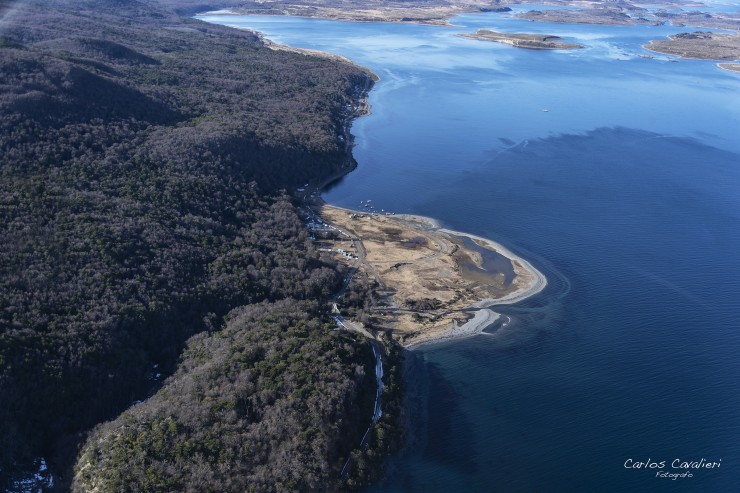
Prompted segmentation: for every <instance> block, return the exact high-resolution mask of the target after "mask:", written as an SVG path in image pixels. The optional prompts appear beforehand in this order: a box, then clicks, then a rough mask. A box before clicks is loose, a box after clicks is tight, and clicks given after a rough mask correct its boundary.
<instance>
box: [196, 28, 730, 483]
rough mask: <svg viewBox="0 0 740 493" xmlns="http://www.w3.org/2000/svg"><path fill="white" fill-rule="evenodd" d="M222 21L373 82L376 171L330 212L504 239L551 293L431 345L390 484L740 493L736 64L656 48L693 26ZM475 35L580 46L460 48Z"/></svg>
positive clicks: (366, 145)
mask: <svg viewBox="0 0 740 493" xmlns="http://www.w3.org/2000/svg"><path fill="white" fill-rule="evenodd" d="M208 20H211V21H213V22H221V23H225V24H229V25H240V26H245V27H251V28H254V29H257V30H260V31H262V32H264V33H265V34H266V35H267V36H268V37H269V38H271V39H273V40H275V41H278V42H282V43H286V44H290V45H293V46H298V47H306V48H313V49H320V50H326V51H331V52H335V53H340V54H343V55H345V56H348V57H350V58H352V59H353V60H355V61H356V62H357V63H359V64H361V65H365V66H368V67H370V68H372V69H373V70H374V71H375V72H376V73H377V74H378V75H380V77H381V79H382V80H381V82H380V83H379V84H378V85H377V87H376V89H375V90H373V92H372V93H371V96H370V103H371V105H372V115H371V116H369V117H364V118H361V119H359V120H358V121H357V122H356V123H355V124H354V126H353V133H354V134H355V135H356V136H357V146H356V148H355V157H356V158H357V160H358V162H359V168H358V169H357V170H356V171H354V172H353V173H351V174H350V175H348V176H347V177H345V178H344V179H342V180H341V181H340V182H339V183H337V184H335V185H334V186H333V187H332V188H331V190H329V191H328V192H327V193H326V194H325V198H326V199H327V200H328V201H329V202H332V203H336V204H338V205H343V206H350V207H352V206H358V204H359V202H360V201H361V200H366V199H372V200H373V202H374V204H375V205H376V206H377V207H378V208H381V207H382V208H384V209H386V210H394V211H398V212H413V213H417V214H424V215H429V216H432V217H435V218H438V219H440V220H441V221H442V222H444V223H445V225H447V226H449V227H451V228H454V229H458V230H462V231H467V232H470V233H474V234H479V235H483V236H488V237H491V238H493V239H496V240H499V241H502V242H503V243H505V244H506V245H507V246H509V247H511V248H512V249H514V250H516V251H518V252H519V253H522V254H523V255H524V256H526V257H527V258H529V259H530V260H532V261H533V263H535V264H536V265H537V266H538V267H539V268H541V269H542V270H543V271H544V272H545V273H546V275H547V276H548V279H549V281H550V284H549V286H548V288H547V289H546V291H545V292H543V293H542V294H541V295H540V296H538V297H536V298H534V299H531V300H527V301H526V302H524V303H522V304H520V305H517V306H514V307H507V308H505V309H502V311H503V312H504V313H506V314H507V315H509V316H511V317H512V320H513V322H512V324H511V325H509V326H508V327H506V328H495V327H494V328H492V331H491V332H492V333H491V334H489V335H482V336H478V337H475V338H471V339H467V340H464V341H458V342H453V343H445V344H440V345H437V346H432V347H426V348H425V349H423V350H422V351H417V352H416V354H418V355H419V357H420V358H421V359H422V360H423V365H424V366H423V368H424V370H423V372H422V383H424V386H425V388H426V389H427V392H426V393H425V394H424V395H425V396H424V398H423V399H422V401H421V402H420V406H419V408H418V410H417V411H418V412H417V413H416V414H415V415H414V416H413V418H414V421H415V422H416V423H417V427H418V429H417V430H416V431H417V435H418V437H419V441H418V442H416V443H415V444H413V446H412V448H411V449H410V450H409V451H408V452H407V453H406V454H404V455H403V456H400V457H396V458H394V459H393V460H392V464H391V465H392V470H393V471H394V473H393V474H392V475H391V476H390V478H389V480H388V481H387V482H385V483H384V484H382V485H380V486H378V487H377V488H376V490H378V491H425V492H426V491H662V490H665V491H735V490H736V485H737V484H738V481H737V479H736V478H737V472H738V470H740V445H739V443H740V441H739V440H738V438H740V378H739V377H740V358H738V354H740V332H739V331H740V281H738V275H740V139H738V136H740V75H738V74H732V73H728V72H724V71H720V70H718V69H716V68H715V67H714V66H713V63H712V62H706V61H687V60H680V61H677V62H673V61H671V59H670V58H668V57H663V56H661V55H657V54H656V55H654V56H655V58H652V59H646V58H641V57H639V55H640V54H648V52H646V51H645V50H643V49H642V48H641V45H642V44H644V43H646V42H647V41H649V40H650V39H654V38H659V37H661V36H665V35H667V34H671V33H676V32H681V31H685V30H689V29H690V28H689V29H687V28H672V27H670V26H661V27H645V26H639V27H609V26H562V25H549V24H536V23H530V22H522V21H519V20H516V19H514V18H512V17H510V16H506V15H500V14H486V15H469V16H462V17H459V18H456V19H454V21H453V22H454V24H455V25H456V27H447V28H444V27H433V26H413V25H395V24H347V23H338V22H331V21H320V20H310V19H295V18H269V17H233V16H213V17H209V18H208ZM478 28H491V29H496V30H501V31H508V32H546V33H551V34H559V35H561V36H563V37H565V38H566V40H568V41H575V42H578V43H581V44H584V45H587V48H586V49H584V50H579V51H572V52H549V51H548V52H544V51H527V50H520V49H516V48H512V47H508V46H504V45H500V44H496V43H486V42H480V41H472V40H466V39H462V38H459V37H455V36H454V34H455V33H460V32H470V31H473V30H475V29H478ZM543 109H547V110H548V111H546V112H545V111H543ZM649 458H650V459H652V460H653V461H657V462H660V461H666V462H667V468H664V470H668V471H669V472H673V471H672V470H671V467H670V463H671V462H672V461H673V460H674V459H681V460H699V459H701V458H705V459H708V460H710V461H717V460H719V459H721V464H722V465H721V467H720V468H718V469H711V470H708V469H707V470H692V473H693V477H691V478H680V479H676V480H671V479H667V478H658V477H655V473H656V470H652V469H649V470H643V469H627V468H625V467H624V464H625V462H626V461H627V460H628V459H633V461H647V459H649ZM677 472H682V471H681V470H678V471H677Z"/></svg>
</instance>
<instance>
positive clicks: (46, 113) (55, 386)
mask: <svg viewBox="0 0 740 493" xmlns="http://www.w3.org/2000/svg"><path fill="white" fill-rule="evenodd" d="M0 15H2V21H0V114H1V115H2V118H1V119H0V237H1V241H0V396H2V398H0V444H2V446H1V447H0V487H2V485H3V481H8V480H9V477H10V475H11V473H13V471H16V470H18V469H20V468H22V467H23V465H24V464H26V463H28V461H30V460H32V459H34V458H35V457H38V456H44V457H46V458H47V460H48V461H49V462H50V464H51V466H52V468H54V470H55V471H56V472H59V471H64V470H66V471H70V470H71V467H72V461H74V458H75V455H76V453H77V448H78V446H79V445H80V444H81V442H82V440H84V436H85V435H84V434H85V432H86V431H87V430H89V429H90V428H91V427H93V426H94V425H95V424H96V423H99V422H101V421H104V420H106V419H110V418H113V417H115V416H116V415H117V414H118V413H120V412H121V411H122V410H123V409H125V408H127V407H128V406H130V405H131V404H132V402H134V401H135V400H138V399H143V398H145V397H146V396H147V394H148V393H150V392H152V391H153V390H156V388H155V387H156V385H157V382H153V381H152V379H151V373H150V372H151V369H152V366H153V365H154V364H158V365H159V370H158V371H160V372H163V373H165V374H166V373H168V372H171V371H174V368H175V365H176V363H177V361H178V357H179V354H180V352H181V350H182V347H183V344H184V343H185V341H186V339H187V338H188V337H190V336H192V335H193V334H197V333H201V332H203V331H207V332H208V333H212V332H216V331H218V330H219V329H220V327H221V326H222V319H223V316H224V315H225V314H227V313H228V312H229V310H231V309H233V308H235V307H238V306H241V305H245V304H252V303H260V302H263V301H264V302H276V301H277V300H282V299H294V300H322V299H325V298H326V297H327V296H328V295H329V294H330V293H332V292H334V291H335V290H336V289H337V288H338V286H339V285H340V284H341V275H340V273H339V272H338V271H337V268H336V266H335V265H333V264H327V263H326V262H324V261H323V260H321V258H320V257H319V255H318V253H317V252H316V251H315V250H314V249H313V247H312V245H311V243H310V242H309V241H308V239H307V237H306V234H305V231H304V227H303V224H302V223H301V222H300V220H299V218H298V216H297V214H296V211H295V208H294V206H293V205H292V204H291V202H290V200H289V199H288V198H287V197H286V196H284V195H282V194H281V193H280V192H279V190H280V189H281V188H286V189H291V188H292V187H295V186H296V185H298V184H302V183H304V182H306V181H309V180H312V181H319V180H322V179H324V178H326V177H328V176H330V175H333V174H335V173H337V172H338V171H341V170H344V169H347V168H349V167H351V166H352V163H351V158H350V157H349V156H348V154H347V151H346V149H345V146H344V143H343V142H342V141H341V140H340V139H338V136H339V135H342V134H343V131H344V129H343V125H344V123H345V120H346V119H347V118H348V117H349V115H348V114H346V110H345V108H346V105H347V104H349V103H350V102H352V101H353V99H354V98H356V97H357V96H359V94H360V93H361V92H362V90H363V88H366V87H369V83H370V82H369V79H368V78H367V75H366V74H365V73H363V72H362V71H360V70H358V69H356V68H354V67H351V66H348V65H346V64H340V63H337V62H334V61H329V60H322V59H319V58H314V57H307V56H304V55H300V54H296V53H289V52H285V51H273V50H270V49H267V48H266V47H264V46H263V45H262V43H261V42H260V41H259V39H257V38H256V37H255V36H254V35H252V34H250V33H246V32H239V31H236V30H231V29H227V28H221V27H217V26H211V25H206V24H203V23H201V22H198V21H194V20H190V19H184V18H180V17H177V16H176V15H175V14H174V13H172V12H170V11H168V10H159V9H158V8H157V7H156V6H152V4H151V3H141V2H137V1H134V0H106V1H95V2H93V1H72V0H62V1H51V0H48V1H47V0H30V1H23V2H12V1H11V2H3V3H2V4H0ZM284 303H285V304H278V305H275V306H276V307H278V308H279V309H283V308H284V309H286V310H293V311H295V310H302V311H303V315H301V317H303V318H301V317H298V316H297V315H296V314H293V315H292V316H291V317H292V318H290V317H288V318H286V320H284V321H281V320H278V319H279V317H268V316H264V317H263V316H262V315H259V314H258V313H257V312H259V310H263V309H264V310H267V308H261V309H256V310H257V312H255V314H253V318H252V319H249V320H250V321H249V322H247V321H246V319H245V318H244V317H247V315H233V316H232V317H231V320H232V322H231V323H230V324H229V329H228V334H230V335H229V336H227V335H226V334H227V332H225V333H224V334H225V335H224V338H227V337H233V338H234V339H233V340H235V341H237V340H238V341H241V343H243V344H245V345H252V344H253V345H254V347H255V348H262V349H259V351H263V353H262V354H263V357H264V358H265V360H266V361H267V360H270V357H268V356H269V355H271V354H272V353H271V351H278V352H279V351H281V349H280V348H279V347H275V348H272V347H271V344H272V343H273V342H274V343H275V344H277V345H278V346H279V345H280V344H286V345H288V346H290V345H291V344H292V345H296V344H298V341H302V340H305V341H306V343H307V344H309V343H310V344H311V345H313V346H311V347H315V348H317V350H318V351H324V353H323V354H322V355H321V356H322V358H328V360H330V361H335V360H336V361H339V362H340V363H337V364H340V366H341V365H345V366H346V368H345V367H344V366H342V369H341V370H338V371H339V373H341V375H344V376H342V377H341V378H340V377H338V376H337V375H335V374H334V373H329V374H327V375H326V378H327V379H329V380H326V381H325V380H323V379H322V378H323V376H324V375H323V374H321V375H318V376H317V377H316V378H315V379H313V380H311V381H310V382H308V383H307V384H305V385H306V386H305V388H304V387H300V388H301V389H304V390H301V392H309V393H310V392H313V391H314V390H315V389H318V388H323V387H322V386H327V385H328V386H329V387H331V386H332V385H333V383H332V382H335V381H336V383H337V385H338V386H339V387H337V389H338V390H337V394H336V395H337V398H338V399H340V402H338V403H337V404H336V405H337V406H339V407H337V408H336V409H334V410H333V411H332V412H334V413H335V414H331V413H329V414H326V413H324V411H321V412H322V413H324V414H321V413H320V416H321V419H322V420H323V419H324V417H325V416H326V417H332V420H333V421H332V423H334V424H333V425H332V426H334V425H336V426H338V428H337V429H333V430H332V431H331V432H329V431H324V430H323V429H321V427H319V428H318V429H319V431H321V433H323V435H321V436H322V437H323V438H322V439H321V440H323V441H321V445H320V447H324V448H323V449H320V450H325V449H327V448H331V449H332V450H334V452H332V453H337V450H339V449H335V448H334V447H336V446H337V445H336V443H335V441H336V440H337V439H338V438H340V437H341V436H343V435H345V434H351V433H352V430H351V425H352V423H349V422H346V423H344V424H341V425H338V424H336V423H338V421H336V420H334V417H336V416H338V415H340V414H341V413H343V412H345V411H348V410H350V409H354V408H353V406H355V405H356V402H355V399H356V398H357V396H358V389H359V388H360V387H361V386H362V385H364V384H366V382H365V380H364V377H363V374H362V372H361V371H360V370H359V368H360V367H361V365H362V363H358V362H359V361H362V358H364V357H365V356H362V355H361V352H362V351H361V350H360V349H359V347H358V344H360V343H359V342H357V341H354V340H352V339H347V338H346V337H340V336H336V335H334V336H329V335H327V334H326V331H325V328H324V327H322V323H321V322H320V321H319V320H320V319H321V317H322V315H321V313H320V312H321V311H322V308H321V307H322V306H323V305H322V304H320V303H316V302H314V303H308V304H297V302H284ZM297 307H300V309H299V308H297ZM278 308H275V309H274V310H278ZM239 313H251V312H249V310H247V311H245V312H239ZM260 317H262V318H260ZM247 318H248V317H247ZM258 320H259V321H258ZM286 324H287V325H286ZM298 325H300V327H302V328H301V329H300V331H299V332H300V334H298V333H296V334H298V335H295V337H296V339H295V340H292V339H291V337H293V335H291V336H290V337H288V336H287V335H285V334H283V331H284V330H287V327H293V329H291V330H298V329H295V327H296V326H298ZM257 328H259V330H256V329H257ZM253 329H254V330H255V331H254V332H252V331H253ZM239 331H242V332H243V333H240V332H239ZM262 336H264V337H265V339H264V340H263V339H261V337H262ZM286 338H287V339H286ZM208 340H213V341H216V340H218V341H221V344H225V345H226V346H224V347H225V348H227V349H223V348H222V349H219V352H218V354H215V353H214V354H213V357H214V358H215V360H214V361H215V362H214V363H213V364H214V365H219V364H221V363H219V362H218V361H221V360H219V359H218V358H222V359H224V358H225V359H228V358H230V356H228V351H231V350H235V346H234V345H229V344H230V343H229V344H227V342H226V339H216V338H214V339H208V338H207V339H197V340H195V341H193V342H191V345H190V348H191V349H190V351H197V350H198V349H197V348H198V344H201V343H203V341H208ZM280 341H282V342H280ZM286 341H288V342H286ZM290 341H292V342H290ZM291 347H292V346H291ZM239 350H240V351H246V352H247V353H249V351H250V349H249V348H247V347H241V348H240V349H239ZM255 350H257V349H255ZM224 351H226V352H224ZM204 354H206V353H204ZM234 354H235V356H234V357H237V356H236V354H237V353H234ZM250 354H251V353H250ZM280 354H282V353H280ZM204 357H206V356H204ZM355 357H356V358H359V359H355ZM319 361H320V359H316V360H315V364H317V365H318V364H320V363H319ZM202 363H203V364H204V365H207V364H208V363H207V362H205V361H204V362H202ZM309 363H310V362H309ZM224 364H226V363H224ZM368 364H370V363H368ZM358 365H360V367H358ZM187 371H188V370H187V369H181V370H180V371H179V373H178V377H177V378H178V379H184V378H190V377H187V376H186V373H187ZM193 371H196V372H201V371H204V370H202V368H201V367H200V366H198V367H197V368H195V367H194V369H193ZM224 371H225V372H226V373H224V375H225V376H224V378H225V380H223V381H221V380H216V383H217V384H218V385H221V383H223V385H224V388H223V389H220V390H219V389H216V390H215V391H214V392H216V393H217V394H219V393H220V392H226V391H227V389H229V388H230V387H229V386H230V385H231V386H233V385H237V386H238V385H247V382H252V381H251V380H249V378H246V377H243V371H242V369H241V367H239V368H238V369H234V370H233V371H232V370H224ZM265 371H267V370H265ZM342 372H345V373H342ZM346 372H349V373H346ZM197 375H201V374H200V373H197ZM280 375H283V374H282V373H278V374H277V376H276V377H275V378H278V379H279V378H282V376H280ZM285 375H289V373H287V374H285ZM192 378H194V379H196V380H197V379H202V378H205V377H204V376H202V375H201V376H194V377H192ZM209 378H210V377H209ZM243 378H246V380H244V381H242V380H243ZM286 378H287V377H286ZM332 379H335V380H332ZM232 380H233V381H232ZM203 381H205V380H203ZM262 383H263V382H262V381H261V380H259V379H258V380H257V381H254V382H252V383H251V384H252V385H256V386H257V387H256V388H257V389H258V391H259V392H261V390H262V389H261V387H260V385H262ZM270 385H272V384H270ZM280 385H282V384H280ZM286 385H287V384H286ZM340 387H341V388H340ZM272 391H274V389H272ZM198 395H200V394H198ZM259 395H260V396H261V395H262V394H261V393H260V394H259ZM232 397H233V396H232ZM199 398H200V397H198V398H196V397H193V398H192V399H193V400H191V401H187V405H188V406H196V404H194V403H195V402H198V400H197V399H199ZM261 398H262V397H260V399H261ZM157 399H159V400H157V401H156V402H158V403H163V402H166V400H167V399H166V398H164V397H157ZM183 399H185V398H184V397H183ZM178 402H179V401H178ZM182 402H183V403H185V401H184V400H183V401H182ZM279 402H280V401H274V400H271V399H263V400H258V401H255V402H254V403H252V404H250V406H257V407H256V408H254V410H252V411H250V412H253V413H254V412H257V413H262V414H264V415H266V416H267V415H271V414H270V413H271V412H273V411H270V407H271V406H274V405H279ZM332 402H333V401H332ZM161 405H162V406H165V405H164V404H161ZM229 405H230V404H229ZM235 405H236V404H235ZM239 405H242V404H239ZM158 406H160V404H154V405H153V406H152V407H151V409H150V411H147V412H152V413H155V414H153V415H152V416H154V415H156V412H158V411H157V410H158V409H159V407H158ZM259 406H264V407H263V408H260V407H259ZM165 407H166V406H165ZM235 409H236V408H235ZM171 411H172V413H174V414H173V416H176V417H177V419H183V422H182V423H183V426H189V424H188V423H190V424H193V423H198V424H202V421H198V420H200V419H201V418H202V416H200V417H199V418H198V420H195V421H192V420H191V421H188V420H189V419H190V418H187V416H189V415H188V413H187V412H186V411H181V410H178V409H176V408H172V409H171ZM132 412H133V411H132ZM199 412H206V413H207V412H212V411H211V404H208V405H207V406H204V407H202V408H199V410H198V411H197V412H196V413H199ZM234 412H237V411H234ZM337 413H338V414H337ZM237 414H238V412H237ZM157 416H158V415H157ZM229 416H231V415H229ZM152 419H154V418H152ZM157 419H158V418H157ZM173 419H174V418H173ZM229 419H231V418H229ZM235 419H236V418H235ZM239 419H242V418H239ZM227 421H228V420H227ZM228 422H229V423H231V421H228ZM321 422H322V423H324V421H321ZM214 426H215V425H214ZM219 426H220V425H219ZM224 426H225V425H224ZM182 429H189V428H178V430H182ZM178 433H179V432H178ZM284 438H285V436H283V435H280V436H279V437H278V438H276V439H277V440H281V439H284ZM306 443H313V442H311V441H310V440H307V441H306ZM317 443H318V442H317ZM204 446H206V445H204ZM224 447H226V449H229V445H224ZM229 450H232V449H229ZM198 453H201V452H198ZM202 453H203V454H205V452H202ZM219 453H220V452H219ZM229 453H231V452H229ZM219 457H221V455H219ZM234 457H235V456H233V455H228V454H227V455H225V456H223V457H222V458H221V459H220V460H222V461H223V460H225V461H227V463H228V461H229V460H234ZM332 457H333V456H332ZM204 460H205V459H204ZM326 460H329V458H328V457H327V458H326ZM206 462H207V461H206ZM222 464H223V462H222ZM327 467H330V468H331V467H334V464H333V463H330V465H329V466H327ZM322 474H329V472H325V473H322ZM60 477H61V480H60V481H58V483H57V484H58V485H59V484H61V485H64V484H68V483H65V480H66V481H69V480H70V477H69V475H67V476H66V477H65V476H63V475H62V476H60ZM321 477H323V476H321ZM5 484H7V483H5ZM131 488H132V491H135V490H139V491H141V490H142V489H140V488H137V487H136V485H133V486H131Z"/></svg>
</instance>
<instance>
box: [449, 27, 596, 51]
mask: <svg viewBox="0 0 740 493" xmlns="http://www.w3.org/2000/svg"><path fill="white" fill-rule="evenodd" d="M458 36H460V37H461V38H468V39H477V40H481V41H495V42H497V43H503V44H507V45H511V46H516V47H517V48H527V49H530V50H573V49H578V48H583V47H584V46H583V45H579V44H575V43H565V42H563V41H561V40H562V39H563V38H561V37H560V36H554V35H552V34H525V33H511V34H509V33H499V32H496V31H491V30H489V29H479V30H478V31H476V32H475V33H473V34H458Z"/></svg>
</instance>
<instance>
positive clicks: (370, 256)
mask: <svg viewBox="0 0 740 493" xmlns="http://www.w3.org/2000/svg"><path fill="white" fill-rule="evenodd" d="M318 212H319V214H320V215H321V217H322V218H323V219H324V220H325V221H327V222H328V223H329V224H331V225H333V226H334V228H335V229H336V230H337V231H338V233H339V234H338V235H337V236H336V237H335V238H334V239H327V240H325V241H324V245H322V246H323V248H322V250H323V251H324V252H325V253H326V254H330V255H332V256H335V257H336V258H338V259H339V260H341V261H344V262H346V263H348V264H350V265H352V266H353V267H354V268H356V269H358V271H359V272H361V273H362V274H364V275H366V276H367V277H368V278H369V279H371V280H372V281H374V282H375V284H376V285H377V289H376V290H375V292H376V293H377V300H376V305H375V306H374V307H373V308H372V310H371V313H370V317H369V318H370V321H371V323H372V325H373V326H374V327H382V328H384V329H388V330H389V331H390V332H391V334H392V336H393V338H394V339H396V340H397V341H399V342H400V343H401V344H403V345H404V346H407V347H408V346H413V345H417V344H420V343H423V342H430V341H437V340H443V339H451V338H457V337H465V336H470V335H475V334H478V333H480V332H482V331H483V329H484V328H486V327H487V326H489V325H491V324H493V323H494V322H496V321H497V320H498V319H499V314H497V313H495V312H494V311H492V310H491V309H490V307H492V306H493V305H501V304H511V303H515V302H517V301H521V300H522V299H525V298H527V297H529V296H532V295H534V294H536V293H539V292H540V291H542V289H544V287H545V286H546V285H547V280H546V278H545V276H544V275H543V274H542V273H540V272H539V271H538V270H537V269H535V268H534V267H533V266H532V265H531V264H530V263H529V262H527V261H526V260H524V259H523V258H521V257H519V256H517V255H516V254H514V253H512V252H511V251H509V250H508V249H506V248H504V247H503V246H502V245H499V244H498V243H495V242H493V241H491V240H488V239H486V238H481V237H478V236H473V235H469V234H466V233H460V232H457V231H451V230H448V229H444V228H442V227H441V226H440V225H439V224H438V223H437V222H435V221H434V220H432V219H429V218H425V217H421V216H412V215H392V214H390V213H389V214H387V215H385V214H380V213H362V212H356V211H351V210H348V209H342V208H339V207H334V206H329V205H325V204H324V205H321V206H320V207H319V208H318ZM337 309H338V310H339V311H340V312H341V310H342V306H341V304H339V306H338V307H337Z"/></svg>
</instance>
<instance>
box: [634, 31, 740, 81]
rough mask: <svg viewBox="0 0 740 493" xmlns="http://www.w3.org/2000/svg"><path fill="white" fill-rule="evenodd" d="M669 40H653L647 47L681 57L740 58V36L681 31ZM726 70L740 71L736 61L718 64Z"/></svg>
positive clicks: (733, 59) (732, 59)
mask: <svg viewBox="0 0 740 493" xmlns="http://www.w3.org/2000/svg"><path fill="white" fill-rule="evenodd" d="M668 38H669V39H667V40H653V41H650V43H649V44H646V45H644V48H645V49H648V50H650V51H655V52H658V53H665V54H667V55H675V56H679V57H681V58H690V59H698V60H717V61H727V62H731V61H735V60H740V36H738V35H737V34H720V33H713V32H700V31H697V32H693V33H680V34H674V35H672V36H668ZM718 66H719V67H720V68H723V69H725V70H732V71H735V72H738V71H740V65H738V64H736V63H726V64H718Z"/></svg>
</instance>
